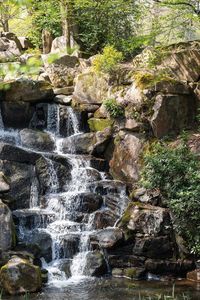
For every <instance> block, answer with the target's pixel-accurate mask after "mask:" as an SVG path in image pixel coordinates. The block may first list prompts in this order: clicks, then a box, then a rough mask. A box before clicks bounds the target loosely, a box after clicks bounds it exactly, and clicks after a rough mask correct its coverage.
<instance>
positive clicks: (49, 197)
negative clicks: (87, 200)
mask: <svg viewBox="0 0 200 300" xmlns="http://www.w3.org/2000/svg"><path fill="white" fill-rule="evenodd" d="M61 112H62V114H64V115H65V119H66V122H65V128H64V129H65V135H64V136H62V133H61V131H62V130H63V127H62V126H63V123H62V126H61V118H60V114H61ZM61 128H62V130H61ZM45 131H46V132H48V134H50V135H51V137H52V139H53V140H54V142H55V145H56V147H55V150H54V152H51V153H47V152H44V153H43V152H41V151H39V152H38V154H39V155H41V157H42V159H43V162H44V165H45V167H44V168H45V169H46V176H48V186H47V187H46V189H45V192H44V194H41V186H40V184H41V183H40V182H39V181H40V180H38V178H37V176H38V174H37V176H36V173H37V170H36V167H35V168H34V170H33V173H34V174H35V175H34V176H33V178H32V183H31V187H30V205H29V209H24V210H23V211H22V210H18V211H15V212H14V215H15V217H16V218H18V219H19V224H18V234H19V240H20V241H21V242H26V243H27V244H29V243H32V242H33V241H36V244H37V243H39V241H41V243H42V244H45V243H47V242H46V240H45V241H43V237H44V238H46V239H47V241H49V240H50V250H48V253H44V255H43V258H42V264H43V267H44V268H45V269H47V270H48V273H49V281H48V282H49V284H50V285H56V286H63V285H66V284H67V282H69V280H70V282H73V281H77V280H80V279H83V278H85V277H86V276H87V272H86V270H85V269H86V264H87V254H88V253H89V252H90V251H92V248H91V244H90V236H91V234H92V233H93V232H95V230H96V229H95V225H94V223H95V216H96V212H97V210H98V209H99V212H100V213H102V212H103V211H104V210H105V212H106V213H107V212H108V211H109V213H110V214H111V217H112V214H116V216H118V217H119V216H120V215H121V213H122V212H123V210H124V208H125V205H126V204H127V197H126V194H125V189H124V188H123V189H122V187H121V186H120V187H119V188H118V189H117V191H115V190H116V188H114V191H113V188H112V187H111V188H110V184H111V183H112V180H110V179H107V178H108V177H107V174H106V173H105V172H102V170H101V171H98V168H97V169H95V168H93V166H91V160H92V159H93V158H92V157H89V156H85V155H77V154H76V153H75V150H74V149H75V148H74V147H73V143H72V145H71V147H72V149H71V151H70V153H68V154H64V153H63V151H62V142H63V140H64V138H65V137H66V136H67V137H68V138H69V137H70V138H71V137H72V138H74V137H76V136H77V135H80V134H82V132H81V131H80V122H79V119H78V117H77V115H76V113H75V112H74V111H73V109H72V108H71V107H66V106H65V107H61V108H60V106H59V105H56V104H49V105H48V108H47V126H46V130H45ZM0 132H3V133H4V135H5V136H6V135H7V131H5V130H4V126H3V121H2V119H1V118H0ZM72 141H74V140H73V139H72ZM18 145H20V144H18ZM23 148H25V149H26V147H23ZM28 150H29V151H30V150H31V149H29V148H28ZM31 151H34V150H31ZM53 157H57V159H58V161H59V159H60V160H62V161H63V160H64V161H65V162H66V163H67V165H68V164H69V165H70V168H71V169H70V176H69V179H68V180H67V181H66V182H65V183H64V184H63V183H62V184H61V178H60V174H59V169H58V165H57V161H56V160H54V159H53ZM101 190H103V193H102V195H101ZM112 193H113V199H114V200H113V199H112V201H109V199H107V198H108V196H110V195H112ZM91 194H92V195H94V196H95V195H101V197H102V199H104V201H103V204H102V205H101V207H99V208H97V210H95V211H92V212H90V211H87V210H86V211H84V212H82V211H81V209H80V207H82V206H83V203H82V201H83V197H85V196H87V195H91ZM106 197H107V198H106ZM107 201H108V202H109V203H110V204H109V205H110V208H109V207H108V206H109V205H107ZM113 205H114V206H116V208H114V209H113ZM114 211H115V212H114ZM27 220H28V224H29V225H28V226H27ZM115 221H116V220H115ZM113 225H114V224H113ZM42 246H44V245H42ZM49 252H51V253H50V255H49ZM47 254H48V255H47ZM69 278H70V279H69Z"/></svg>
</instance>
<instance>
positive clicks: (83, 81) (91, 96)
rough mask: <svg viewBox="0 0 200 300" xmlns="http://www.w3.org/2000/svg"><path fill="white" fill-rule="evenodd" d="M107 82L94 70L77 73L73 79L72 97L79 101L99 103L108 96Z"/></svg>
mask: <svg viewBox="0 0 200 300" xmlns="http://www.w3.org/2000/svg"><path fill="white" fill-rule="evenodd" d="M108 89H109V86H108V82H107V79H106V78H104V77H103V76H99V75H96V74H95V73H94V72H88V73H83V74H81V75H78V76H77V78H76V81H75V88H74V95H73V97H74V99H75V100H76V101H77V102H79V103H90V104H101V103H102V101H103V100H105V99H107V97H108Z"/></svg>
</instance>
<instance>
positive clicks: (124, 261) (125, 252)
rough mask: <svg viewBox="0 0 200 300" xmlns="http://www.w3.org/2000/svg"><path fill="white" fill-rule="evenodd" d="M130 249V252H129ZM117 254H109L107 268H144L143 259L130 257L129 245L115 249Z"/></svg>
mask: <svg viewBox="0 0 200 300" xmlns="http://www.w3.org/2000/svg"><path fill="white" fill-rule="evenodd" d="M129 249H130V250H129ZM116 251H117V252H118V254H114V255H113V254H110V253H109V256H108V261H109V266H110V267H111V268H130V267H132V268H144V262H145V258H144V257H137V256H134V255H132V249H131V247H130V246H129V245H126V246H124V247H121V248H120V251H118V249H116Z"/></svg>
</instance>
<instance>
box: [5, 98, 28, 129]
mask: <svg viewBox="0 0 200 300" xmlns="http://www.w3.org/2000/svg"><path fill="white" fill-rule="evenodd" d="M33 112H34V109H33V107H31V106H30V103H26V102H14V103H13V102H10V101H3V102H1V113H2V119H3V123H4V126H5V127H7V128H9V127H12V128H24V127H28V126H29V123H30V121H31V118H32V116H33Z"/></svg>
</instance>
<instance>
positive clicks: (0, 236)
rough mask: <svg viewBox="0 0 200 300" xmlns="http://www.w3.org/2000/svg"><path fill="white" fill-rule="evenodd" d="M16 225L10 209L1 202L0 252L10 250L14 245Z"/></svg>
mask: <svg viewBox="0 0 200 300" xmlns="http://www.w3.org/2000/svg"><path fill="white" fill-rule="evenodd" d="M14 237H15V233H14V224H13V219H12V213H11V211H10V210H9V208H8V207H7V206H6V205H5V204H4V203H3V202H2V201H1V200H0V250H1V251H3V252H4V251H7V250H10V249H11V247H12V246H13V245H14Z"/></svg>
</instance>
